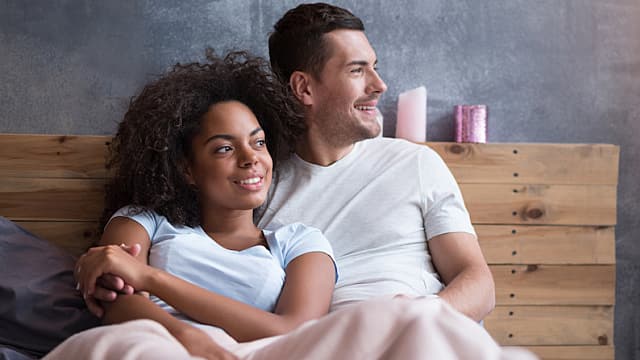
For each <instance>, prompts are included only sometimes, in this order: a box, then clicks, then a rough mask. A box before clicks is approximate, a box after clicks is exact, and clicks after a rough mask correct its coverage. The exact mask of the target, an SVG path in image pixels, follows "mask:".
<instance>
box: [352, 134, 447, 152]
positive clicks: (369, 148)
mask: <svg viewBox="0 0 640 360" xmlns="http://www.w3.org/2000/svg"><path fill="white" fill-rule="evenodd" d="M361 146H362V147H363V149H364V152H365V153H367V154H375V153H384V154H386V155H396V156H406V155H407V154H413V155H418V154H422V156H424V155H427V156H438V154H437V153H436V152H435V151H434V150H433V149H431V148H430V147H429V146H428V145H427V144H424V143H414V142H411V141H407V140H405V139H396V138H387V137H379V138H375V139H369V140H364V141H362V144H361Z"/></svg>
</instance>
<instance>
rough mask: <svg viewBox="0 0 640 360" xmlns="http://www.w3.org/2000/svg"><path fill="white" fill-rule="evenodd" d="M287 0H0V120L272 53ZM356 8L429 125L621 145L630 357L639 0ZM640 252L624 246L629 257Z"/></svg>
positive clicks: (18, 128)
mask: <svg viewBox="0 0 640 360" xmlns="http://www.w3.org/2000/svg"><path fill="white" fill-rule="evenodd" d="M297 3H298V2H297V1H278V2H274V1H259V0H256V1H251V0H219V1H203V0H194V1H179V2H178V1H172V0H155V1H152V0H147V1H128V0H127V1H125V0H110V1H98V0H92V1H90V0H85V1H82V0H56V1H36V0H22V1H20V0H5V1H2V2H1V3H0V132H14V133H72V134H112V133H113V132H114V130H115V126H116V123H117V122H118V121H119V119H120V117H121V116H122V114H123V111H124V109H125V106H126V104H127V102H128V99H129V97H130V96H132V95H133V94H134V93H135V92H136V91H137V90H138V89H139V88H140V87H141V85H142V84H144V83H145V82H146V81H147V80H148V79H150V78H151V77H153V76H154V75H155V74H158V73H160V72H162V71H163V70H165V69H166V68H167V67H168V66H169V65H171V64H173V63H175V62H178V61H189V60H193V59H196V58H199V57H200V56H201V55H202V53H203V49H204V48H205V47H206V46H212V47H214V48H216V49H218V50H219V51H226V50H230V49H249V50H251V51H253V52H254V53H257V54H259V55H265V56H266V54H267V50H266V39H267V35H268V33H269V31H270V29H271V26H272V25H273V23H274V22H275V21H276V20H277V19H278V18H279V17H280V16H281V15H282V14H283V13H284V12H285V10H286V9H288V8H290V7H292V6H294V5H295V4H297ZM335 3H336V4H338V5H341V6H345V7H347V8H350V9H351V10H352V11H354V12H355V13H356V14H357V15H359V16H360V17H361V18H362V19H363V20H364V22H365V26H366V27H367V33H368V35H369V38H370V40H371V42H372V44H373V45H374V47H375V48H376V50H377V52H378V57H379V61H380V72H381V74H382V76H383V78H384V79H385V80H386V81H387V84H388V85H389V91H388V92H387V94H386V95H385V96H384V98H383V101H382V102H381V109H382V112H383V114H384V115H385V126H384V132H385V135H387V136H392V135H393V134H394V128H395V120H394V119H395V112H396V101H397V96H398V93H399V92H401V91H403V90H406V89H410V88H413V87H415V86H418V85H425V86H426V87H427V89H428V92H429V95H428V98H429V99H428V130H427V138H428V139H429V140H434V141H438V140H451V139H452V136H453V134H452V133H453V128H452V107H453V105H454V104H460V103H483V104H488V105H489V107H490V119H489V121H490V123H489V141H493V142H565V143H582V142H585V143H590V142H596V143H612V144H617V145H620V147H621V163H620V185H619V188H618V190H619V194H620V195H619V199H618V223H619V226H618V228H617V240H616V242H617V254H618V255H617V261H618V266H617V291H616V296H617V307H616V325H615V342H616V351H617V357H618V358H620V359H634V358H640V311H638V305H639V304H640V286H639V285H640V262H639V261H638V259H639V258H640V236H639V235H638V232H639V231H640V220H639V218H640V217H639V216H638V211H637V209H638V206H637V205H636V204H637V203H638V201H639V200H640V196H639V195H638V194H640V182H639V181H638V180H637V177H638V175H640V171H639V170H640V161H638V160H637V159H638V156H640V141H639V140H638V136H640V1H638V0H537V1H527V0H485V1H472V0H453V1H451V0H402V1H382V0H378V1H365V0H351V1H336V2H335ZM634 259H635V260H634Z"/></svg>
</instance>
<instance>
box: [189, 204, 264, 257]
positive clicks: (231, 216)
mask: <svg viewBox="0 0 640 360" xmlns="http://www.w3.org/2000/svg"><path fill="white" fill-rule="evenodd" d="M201 226H202V229H203V230H204V231H205V232H206V233H207V234H208V235H209V236H210V237H211V238H212V239H213V240H215V241H216V242H217V243H218V244H219V245H220V246H223V247H225V248H227V249H230V250H244V249H247V248H250V247H252V246H256V245H266V243H265V240H264V237H263V236H262V231H261V230H260V229H258V227H256V226H255V225H254V223H253V211H252V210H234V211H220V210H216V211H203V212H202V224H201Z"/></svg>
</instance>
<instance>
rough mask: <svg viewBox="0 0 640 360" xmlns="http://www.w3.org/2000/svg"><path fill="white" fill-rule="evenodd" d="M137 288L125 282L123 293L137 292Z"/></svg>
mask: <svg viewBox="0 0 640 360" xmlns="http://www.w3.org/2000/svg"><path fill="white" fill-rule="evenodd" d="M135 291H136V290H135V289H134V288H133V286H131V285H129V284H124V287H123V288H122V290H121V292H122V293H123V294H126V295H131V294H133V293H134V292H135Z"/></svg>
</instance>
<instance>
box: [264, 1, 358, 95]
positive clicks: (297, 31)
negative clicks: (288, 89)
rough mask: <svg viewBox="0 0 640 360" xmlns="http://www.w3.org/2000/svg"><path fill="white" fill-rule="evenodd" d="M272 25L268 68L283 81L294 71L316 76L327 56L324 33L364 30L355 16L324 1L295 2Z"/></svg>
mask: <svg viewBox="0 0 640 360" xmlns="http://www.w3.org/2000/svg"><path fill="white" fill-rule="evenodd" d="M273 27H274V31H273V32H272V33H271V35H270V36H269V58H270V60H271V67H272V69H273V71H274V72H275V73H276V74H277V75H278V76H279V77H280V79H281V80H282V81H283V82H284V83H286V84H288V83H289V78H290V77H291V74H292V73H293V72H294V71H297V70H300V71H305V72H309V73H311V75H313V76H315V77H318V76H319V75H320V72H322V69H323V67H324V64H325V62H326V61H327V59H328V58H329V56H330V55H331V54H330V53H329V49H328V48H327V45H326V41H325V40H324V38H323V36H324V34H326V33H328V32H331V31H333V30H340V29H346V30H360V31H364V25H363V24H362V21H361V20H360V19H359V18H358V17H356V16H355V15H353V14H352V13H351V12H349V11H348V10H346V9H343V8H340V7H337V6H334V5H329V4H325V3H315V4H302V5H299V6H297V7H296V8H293V9H291V10H289V11H287V12H286V13H285V14H284V16H283V17H282V18H281V19H280V20H278V22H277V23H276V24H275V25H274V26H273Z"/></svg>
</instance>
